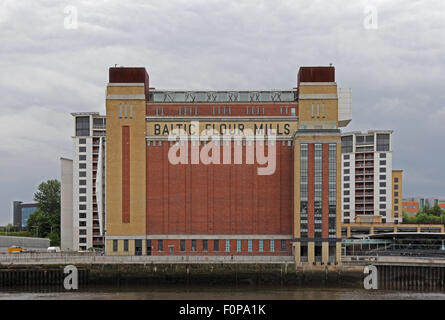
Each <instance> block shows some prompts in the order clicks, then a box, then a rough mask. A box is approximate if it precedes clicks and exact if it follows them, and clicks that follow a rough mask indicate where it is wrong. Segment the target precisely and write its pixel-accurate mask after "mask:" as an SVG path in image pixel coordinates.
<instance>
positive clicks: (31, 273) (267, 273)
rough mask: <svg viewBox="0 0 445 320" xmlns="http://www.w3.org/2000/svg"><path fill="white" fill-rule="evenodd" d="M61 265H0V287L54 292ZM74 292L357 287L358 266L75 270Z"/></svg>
mask: <svg viewBox="0 0 445 320" xmlns="http://www.w3.org/2000/svg"><path fill="white" fill-rule="evenodd" d="M65 266H66V265H65V264H60V265H54V264H53V265H32V266H31V265H1V266H0V285H1V286H2V287H12V286H35V285H38V286H41V285H51V286H58V285H62V284H63V279H64V277H65V274H64V273H63V269H64V267H65ZM76 267H77V269H78V275H79V286H81V285H86V286H98V285H114V286H121V285H150V284H156V285H161V284H193V285H202V284H206V285H300V286H301V285H305V286H307V285H311V284H317V285H319V284H323V285H325V284H326V285H328V284H329V285H340V286H342V287H344V286H346V287H356V288H361V287H362V286H363V267H361V266H339V265H330V266H328V265H324V266H314V265H309V266H296V265H295V264H290V263H267V264H260V263H244V264H225V263H215V264H209V263H203V264H198V263H193V264H185V263H182V264H173V263H170V264H150V263H147V264H91V265H89V264H76Z"/></svg>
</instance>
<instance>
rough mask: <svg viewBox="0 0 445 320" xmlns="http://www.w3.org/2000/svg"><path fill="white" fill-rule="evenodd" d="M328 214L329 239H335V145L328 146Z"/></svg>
mask: <svg viewBox="0 0 445 320" xmlns="http://www.w3.org/2000/svg"><path fill="white" fill-rule="evenodd" d="M328 183H329V214H328V234H329V238H336V237H337V230H336V228H337V225H336V219H337V145H336V144H335V143H330V144H329V182H328Z"/></svg>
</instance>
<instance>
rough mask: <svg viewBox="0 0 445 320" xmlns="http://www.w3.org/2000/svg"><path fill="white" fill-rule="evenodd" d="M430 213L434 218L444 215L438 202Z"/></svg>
mask: <svg viewBox="0 0 445 320" xmlns="http://www.w3.org/2000/svg"><path fill="white" fill-rule="evenodd" d="M428 213H429V214H431V215H433V216H436V217H440V215H441V214H442V213H443V211H442V209H441V208H440V207H439V205H438V204H437V202H436V203H435V204H434V206H433V207H432V208H430V209H429V210H428Z"/></svg>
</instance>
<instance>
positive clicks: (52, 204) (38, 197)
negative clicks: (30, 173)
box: [27, 180, 60, 246]
mask: <svg viewBox="0 0 445 320" xmlns="http://www.w3.org/2000/svg"><path fill="white" fill-rule="evenodd" d="M34 201H36V202H37V207H38V209H37V210H36V211H34V212H33V213H32V214H31V215H30V216H29V218H28V221H27V228H28V230H29V231H30V232H32V233H34V232H35V234H36V235H37V236H38V237H43V238H49V239H50V240H51V245H53V246H58V245H59V244H60V182H59V181H58V180H48V181H46V182H42V183H41V184H40V185H39V187H38V191H37V192H36V193H35V194H34ZM34 229H35V230H34Z"/></svg>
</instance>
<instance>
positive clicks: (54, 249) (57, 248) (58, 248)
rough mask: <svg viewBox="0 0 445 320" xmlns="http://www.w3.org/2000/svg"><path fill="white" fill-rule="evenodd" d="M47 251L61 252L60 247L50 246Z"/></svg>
mask: <svg viewBox="0 0 445 320" xmlns="http://www.w3.org/2000/svg"><path fill="white" fill-rule="evenodd" d="M46 251H47V252H60V247H48V249H47V250H46Z"/></svg>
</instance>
